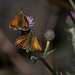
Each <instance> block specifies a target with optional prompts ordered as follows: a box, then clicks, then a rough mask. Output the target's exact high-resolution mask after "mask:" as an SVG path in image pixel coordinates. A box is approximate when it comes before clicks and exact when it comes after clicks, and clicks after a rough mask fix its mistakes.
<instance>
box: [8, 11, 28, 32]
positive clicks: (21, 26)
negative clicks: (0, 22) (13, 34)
mask: <svg viewBox="0 0 75 75" xmlns="http://www.w3.org/2000/svg"><path fill="white" fill-rule="evenodd" d="M9 28H11V29H13V30H23V31H26V30H28V29H29V23H28V20H27V18H26V17H25V16H24V13H23V11H20V13H19V14H18V15H17V16H16V18H15V19H14V20H13V21H12V22H11V23H10V25H9Z"/></svg>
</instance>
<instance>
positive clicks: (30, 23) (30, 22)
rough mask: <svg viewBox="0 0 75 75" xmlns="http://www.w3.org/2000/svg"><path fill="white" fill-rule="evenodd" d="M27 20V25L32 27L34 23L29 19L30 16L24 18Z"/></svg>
mask: <svg viewBox="0 0 75 75" xmlns="http://www.w3.org/2000/svg"><path fill="white" fill-rule="evenodd" d="M26 18H27V20H28V23H29V27H32V26H34V24H35V22H33V18H31V16H30V17H29V16H26Z"/></svg>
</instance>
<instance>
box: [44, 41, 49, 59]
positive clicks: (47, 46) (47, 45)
mask: <svg viewBox="0 0 75 75" xmlns="http://www.w3.org/2000/svg"><path fill="white" fill-rule="evenodd" d="M49 43H50V41H47V44H46V48H45V51H44V55H43V58H44V57H45V55H46V52H47V50H48V48H49Z"/></svg>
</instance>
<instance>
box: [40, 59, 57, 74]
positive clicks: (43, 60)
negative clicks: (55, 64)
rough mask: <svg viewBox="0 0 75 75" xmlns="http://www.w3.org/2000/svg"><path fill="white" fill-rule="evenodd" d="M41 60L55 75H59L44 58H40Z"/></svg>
mask: <svg viewBox="0 0 75 75" xmlns="http://www.w3.org/2000/svg"><path fill="white" fill-rule="evenodd" d="M40 61H41V62H42V63H43V64H44V65H45V66H46V67H47V68H48V69H49V70H50V71H51V72H52V73H53V75H57V73H56V71H55V70H54V69H53V68H52V67H51V66H50V65H49V64H48V63H47V62H46V61H45V59H44V58H42V59H40Z"/></svg>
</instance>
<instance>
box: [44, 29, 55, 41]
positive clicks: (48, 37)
mask: <svg viewBox="0 0 75 75" xmlns="http://www.w3.org/2000/svg"><path fill="white" fill-rule="evenodd" d="M44 36H45V39H46V40H47V41H52V40H53V39H54V38H55V32H54V31H53V30H51V29H50V30H47V31H46V32H45V34H44Z"/></svg>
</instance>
